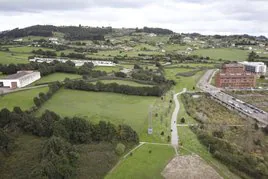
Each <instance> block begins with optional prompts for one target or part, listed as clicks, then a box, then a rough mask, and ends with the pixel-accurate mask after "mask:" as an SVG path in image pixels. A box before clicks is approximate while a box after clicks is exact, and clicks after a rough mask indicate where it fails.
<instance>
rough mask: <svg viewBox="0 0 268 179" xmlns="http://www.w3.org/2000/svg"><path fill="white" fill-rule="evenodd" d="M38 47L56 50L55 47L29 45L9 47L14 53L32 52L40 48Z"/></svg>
mask: <svg viewBox="0 0 268 179" xmlns="http://www.w3.org/2000/svg"><path fill="white" fill-rule="evenodd" d="M38 49H42V50H50V51H54V50H53V49H49V48H42V47H29V46H22V47H13V48H9V50H10V51H11V52H14V53H31V52H32V51H33V50H38Z"/></svg>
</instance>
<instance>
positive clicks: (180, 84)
mask: <svg viewBox="0 0 268 179" xmlns="http://www.w3.org/2000/svg"><path fill="white" fill-rule="evenodd" d="M192 70H193V69H190V68H165V76H166V78H167V79H170V80H174V81H175V82H176V86H175V87H174V88H173V90H175V92H180V91H181V90H182V89H183V88H187V89H188V90H192V89H193V87H194V86H195V85H196V83H197V82H198V80H199V78H200V77H201V76H202V75H203V73H204V71H200V72H197V73H196V74H195V75H193V76H190V77H183V76H176V74H177V73H184V72H189V71H192Z"/></svg>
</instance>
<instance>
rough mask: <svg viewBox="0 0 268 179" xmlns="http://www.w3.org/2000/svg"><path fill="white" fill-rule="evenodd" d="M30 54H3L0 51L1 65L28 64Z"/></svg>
mask: <svg viewBox="0 0 268 179" xmlns="http://www.w3.org/2000/svg"><path fill="white" fill-rule="evenodd" d="M28 56H30V55H28V54H20V53H14V54H13V53H10V52H1V51H0V63H1V64H10V63H14V64H17V63H28Z"/></svg>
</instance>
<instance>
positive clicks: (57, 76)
mask: <svg viewBox="0 0 268 179" xmlns="http://www.w3.org/2000/svg"><path fill="white" fill-rule="evenodd" d="M65 78H70V79H76V78H81V76H80V75H77V74H70V73H53V74H50V75H47V76H44V77H42V78H41V79H39V80H37V81H35V82H34V83H33V84H32V85H34V84H40V83H48V82H53V81H63V80H64V79H65Z"/></svg>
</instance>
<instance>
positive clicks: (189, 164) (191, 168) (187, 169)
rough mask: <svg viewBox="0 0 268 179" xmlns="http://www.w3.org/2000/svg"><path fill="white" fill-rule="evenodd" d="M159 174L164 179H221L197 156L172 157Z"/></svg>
mask: <svg viewBox="0 0 268 179" xmlns="http://www.w3.org/2000/svg"><path fill="white" fill-rule="evenodd" d="M161 174H162V175H163V176H164V178H166V179H222V177H221V176H220V175H219V174H218V173H217V172H216V171H215V170H214V169H213V168H212V167H211V166H209V165H208V164H207V163H206V162H205V161H203V160H202V159H201V158H200V157H199V156H198V155H186V156H177V157H174V158H173V159H172V160H171V161H170V162H169V163H168V165H167V166H166V167H165V169H164V170H163V171H162V173H161Z"/></svg>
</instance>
